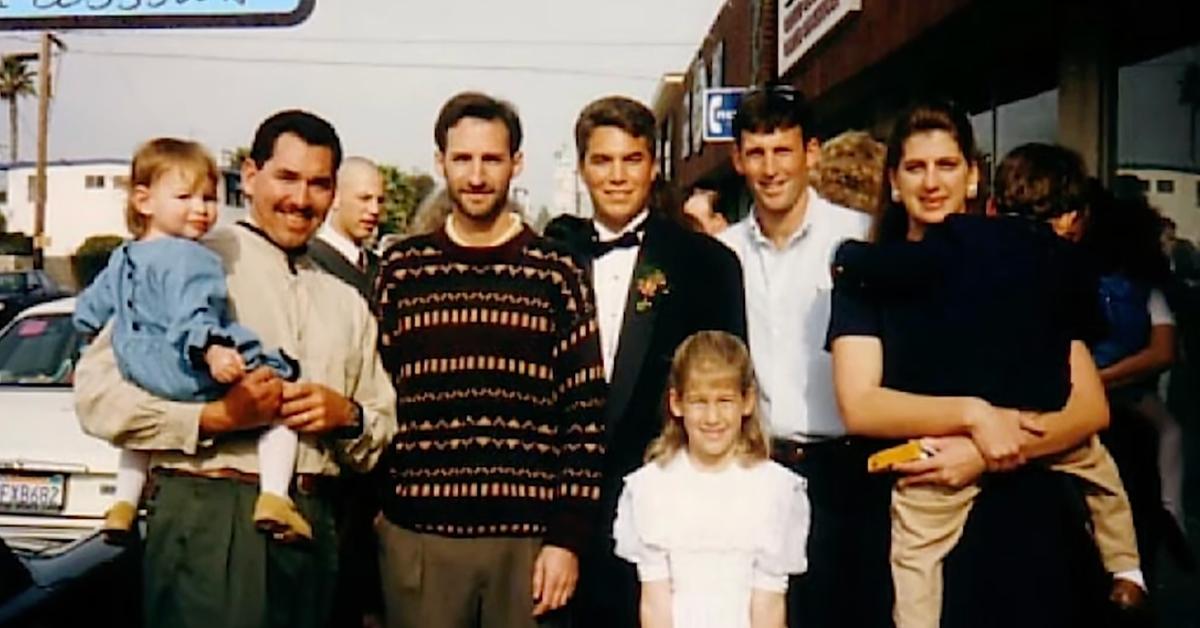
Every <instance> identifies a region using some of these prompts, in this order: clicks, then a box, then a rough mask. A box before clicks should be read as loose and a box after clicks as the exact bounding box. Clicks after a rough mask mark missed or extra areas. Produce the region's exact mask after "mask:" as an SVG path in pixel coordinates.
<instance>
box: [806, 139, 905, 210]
mask: <svg viewBox="0 0 1200 628" xmlns="http://www.w3.org/2000/svg"><path fill="white" fill-rule="evenodd" d="M886 152H887V149H886V148H885V147H884V145H883V143H882V142H878V141H876V140H875V138H873V137H871V135H870V134H869V133H865V132H863V131H846V132H845V133H842V134H841V135H838V136H837V137H834V138H833V139H830V140H829V141H827V142H825V143H824V144H822V145H821V162H820V165H818V166H817V169H816V171H815V172H814V173H813V174H814V176H813V177H812V185H813V187H814V188H815V189H816V190H817V193H818V194H820V195H821V197H822V198H825V199H826V200H829V201H831V202H834V203H837V204H838V205H841V206H843V207H849V208H851V209H857V210H859V211H863V212H866V213H868V214H869V213H873V212H874V211H875V208H876V207H878V205H879V193H880V190H882V189H883V160H884V156H885V153H886Z"/></svg>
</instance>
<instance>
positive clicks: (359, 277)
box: [308, 237, 379, 302]
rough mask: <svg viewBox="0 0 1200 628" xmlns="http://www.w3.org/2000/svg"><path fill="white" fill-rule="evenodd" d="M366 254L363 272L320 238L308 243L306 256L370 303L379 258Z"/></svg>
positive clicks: (372, 253)
mask: <svg viewBox="0 0 1200 628" xmlns="http://www.w3.org/2000/svg"><path fill="white" fill-rule="evenodd" d="M366 253H367V270H366V271H365V272H364V271H361V270H359V269H358V267H356V266H355V265H354V264H352V263H350V260H348V259H346V258H345V257H343V256H342V254H341V253H339V252H338V250H337V249H335V248H333V246H332V245H330V244H329V243H328V242H326V241H324V240H322V239H321V238H318V237H314V238H313V239H311V240H309V242H308V256H309V257H311V258H312V260H313V261H314V262H316V263H317V266H320V267H321V268H322V269H323V270H324V271H325V272H327V273H329V274H331V275H333V276H334V277H337V278H338V279H341V280H342V281H344V282H346V283H347V284H349V285H350V286H351V287H353V288H354V289H355V290H358V292H359V294H361V295H363V298H364V299H366V300H367V301H368V302H370V301H371V299H372V298H373V296H372V291H374V289H375V286H374V284H375V274H376V273H378V272H379V256H378V255H376V254H375V253H374V252H372V251H370V250H367V251H366Z"/></svg>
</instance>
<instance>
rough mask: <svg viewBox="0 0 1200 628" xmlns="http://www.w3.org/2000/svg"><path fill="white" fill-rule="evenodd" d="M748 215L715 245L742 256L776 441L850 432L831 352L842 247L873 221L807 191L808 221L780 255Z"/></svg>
mask: <svg viewBox="0 0 1200 628" xmlns="http://www.w3.org/2000/svg"><path fill="white" fill-rule="evenodd" d="M754 215H755V211H754V210H753V209H752V210H751V212H750V215H749V216H747V217H746V218H745V219H743V220H741V221H739V222H738V223H737V224H735V225H733V226H731V227H729V228H728V229H726V230H725V231H723V232H721V233H720V234H719V235H718V236H717V238H718V239H719V240H721V241H722V242H724V243H725V245H726V246H728V247H729V248H730V249H733V252H734V253H736V254H737V256H738V259H739V260H740V261H741V263H742V274H743V277H744V278H745V284H746V326H747V330H746V332H747V334H748V335H749V337H750V356H751V359H752V360H753V362H754V370H755V373H756V374H757V376H758V383H759V401H760V404H761V411H762V414H763V417H765V418H766V421H767V425H768V427H769V429H770V432H771V436H772V437H775V438H785V439H790V440H796V441H811V440H819V439H824V438H831V437H836V436H841V435H843V434H845V433H846V428H845V426H844V425H843V424H842V419H841V415H840V414H839V413H838V409H837V403H836V401H835V399H834V393H833V367H832V361H831V360H830V356H829V353H828V352H826V351H825V335H826V332H827V331H828V327H829V314H830V296H831V293H832V291H833V281H832V278H831V277H830V270H829V268H830V263H831V261H832V260H833V254H834V252H835V251H836V250H837V246H838V244H840V243H841V242H842V241H844V240H847V239H852V238H857V239H861V238H865V237H866V234H867V231H868V229H869V227H870V223H871V218H870V217H869V216H868V215H866V214H864V213H862V212H857V211H854V210H851V209H847V208H845V207H841V206H840V205H834V204H833V203H830V202H829V201H827V200H825V199H823V198H821V197H820V196H819V195H818V194H817V192H816V190H813V189H812V188H809V190H808V208H807V211H806V212H805V216H804V222H803V223H802V224H801V225H800V228H799V229H797V230H796V233H794V234H792V236H791V238H789V239H788V241H787V243H786V244H784V246H783V247H781V248H777V247H776V246H775V245H774V244H773V243H772V242H771V241H770V240H769V239H768V238H767V236H766V235H765V234H763V232H762V230H761V228H760V227H759V224H758V220H757V219H756V218H755V216H754Z"/></svg>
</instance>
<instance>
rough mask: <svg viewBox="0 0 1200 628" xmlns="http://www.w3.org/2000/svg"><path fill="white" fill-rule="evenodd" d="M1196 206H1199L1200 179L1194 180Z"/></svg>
mask: <svg viewBox="0 0 1200 628" xmlns="http://www.w3.org/2000/svg"><path fill="white" fill-rule="evenodd" d="M1196 207H1200V181H1196Z"/></svg>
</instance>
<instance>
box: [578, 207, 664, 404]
mask: <svg viewBox="0 0 1200 628" xmlns="http://www.w3.org/2000/svg"><path fill="white" fill-rule="evenodd" d="M649 215H650V213H649V211H647V210H645V209H643V210H642V212H641V213H640V214H638V215H637V216H635V217H634V218H633V220H630V221H629V222H628V223H627V224H626V225H625V227H624V228H623V229H621V230H620V231H613V230H612V229H609V228H608V227H605V226H604V225H602V224H600V222H599V221H598V220H593V221H592V223H593V224H594V225H595V227H596V233H597V234H598V235H599V236H600V241H601V242H607V241H609V240H616V239H617V238H619V237H621V236H622V235H625V234H626V233H629V232H631V231H636V230H637V229H639V228H641V226H642V223H643V222H645V221H646V218H647V217H648V216H649ZM641 248H642V247H641V245H638V246H631V247H626V248H617V249H613V250H611V251H609V252H607V253H605V254H604V255H601V256H600V257H597V258H596V259H595V260H593V261H592V287H593V288H594V289H595V293H596V319H597V323H599V325H600V353H601V357H602V358H603V359H604V378H605V379H607V380H608V381H609V382H611V381H612V372H613V364H614V362H615V361H616V359H617V347H618V345H619V344H620V342H621V325H622V324H623V323H624V320H625V301H626V299H627V298H628V296H629V286H630V283H631V282H632V281H633V267H634V265H635V264H636V263H637V258H638V251H639V250H641Z"/></svg>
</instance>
